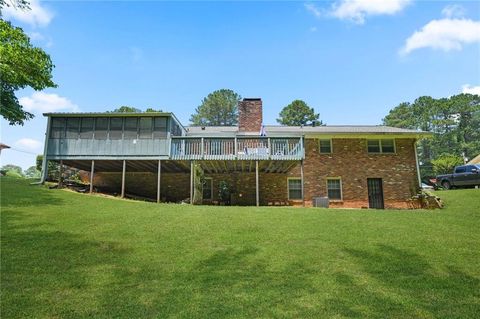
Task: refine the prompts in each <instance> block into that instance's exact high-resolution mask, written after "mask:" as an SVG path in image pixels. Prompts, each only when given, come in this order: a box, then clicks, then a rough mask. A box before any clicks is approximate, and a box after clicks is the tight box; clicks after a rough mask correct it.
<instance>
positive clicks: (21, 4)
mask: <svg viewBox="0 0 480 319" xmlns="http://www.w3.org/2000/svg"><path fill="white" fill-rule="evenodd" d="M5 7H14V8H16V9H17V10H24V11H25V10H29V9H30V4H29V2H28V1H26V0H0V9H2V8H5ZM1 16H2V12H1V10H0V17H1Z"/></svg>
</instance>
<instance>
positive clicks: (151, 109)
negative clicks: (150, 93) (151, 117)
mask: <svg viewBox="0 0 480 319" xmlns="http://www.w3.org/2000/svg"><path fill="white" fill-rule="evenodd" d="M145 112H146V113H161V112H163V111H162V110H155V109H154V108H151V107H148V108H147V109H146V110H145Z"/></svg>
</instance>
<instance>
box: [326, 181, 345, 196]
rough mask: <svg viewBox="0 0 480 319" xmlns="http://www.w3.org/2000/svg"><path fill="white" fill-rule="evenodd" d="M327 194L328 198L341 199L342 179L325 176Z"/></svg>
mask: <svg viewBox="0 0 480 319" xmlns="http://www.w3.org/2000/svg"><path fill="white" fill-rule="evenodd" d="M327 196H328V199H329V200H342V180H341V179H340V178H327Z"/></svg>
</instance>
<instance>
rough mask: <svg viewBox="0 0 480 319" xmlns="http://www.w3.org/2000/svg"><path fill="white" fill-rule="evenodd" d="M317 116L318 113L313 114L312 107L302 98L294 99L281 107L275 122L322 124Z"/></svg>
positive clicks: (293, 124)
mask: <svg viewBox="0 0 480 319" xmlns="http://www.w3.org/2000/svg"><path fill="white" fill-rule="evenodd" d="M319 117H320V114H318V113H317V114H315V110H314V109H313V107H309V106H308V105H307V103H305V102H304V101H302V100H295V101H293V102H292V103H290V104H288V105H287V106H285V107H284V108H283V109H282V111H281V112H280V117H279V118H278V119H277V122H278V123H280V124H282V125H289V126H301V125H312V126H315V125H323V123H322V121H320V120H319Z"/></svg>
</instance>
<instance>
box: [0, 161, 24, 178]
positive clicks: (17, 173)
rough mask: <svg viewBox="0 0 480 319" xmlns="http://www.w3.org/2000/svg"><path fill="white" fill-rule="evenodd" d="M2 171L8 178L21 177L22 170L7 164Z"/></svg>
mask: <svg viewBox="0 0 480 319" xmlns="http://www.w3.org/2000/svg"><path fill="white" fill-rule="evenodd" d="M2 171H6V172H7V175H8V176H13V177H23V170H22V168H21V167H20V166H17V165H13V164H7V165H4V166H3V167H2Z"/></svg>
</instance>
